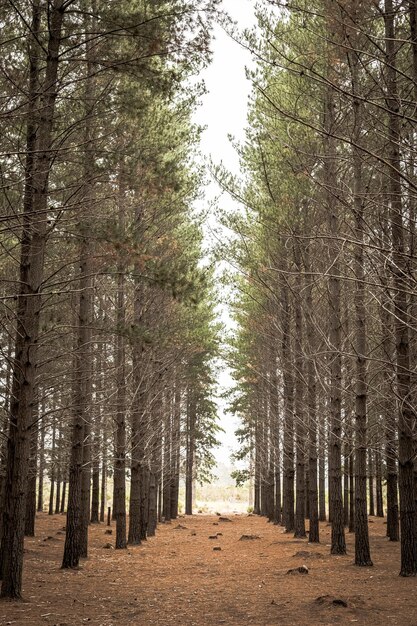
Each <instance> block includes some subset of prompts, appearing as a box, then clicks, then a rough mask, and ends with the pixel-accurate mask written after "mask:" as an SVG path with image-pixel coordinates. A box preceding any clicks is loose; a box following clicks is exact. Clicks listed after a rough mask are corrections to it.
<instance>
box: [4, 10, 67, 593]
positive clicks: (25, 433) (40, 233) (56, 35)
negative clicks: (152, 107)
mask: <svg viewBox="0 0 417 626" xmlns="http://www.w3.org/2000/svg"><path fill="white" fill-rule="evenodd" d="M64 11H65V2H64V0H54V1H53V2H52V3H51V4H50V8H49V32H48V44H47V46H48V54H47V60H46V67H45V79H44V83H43V85H42V87H41V88H39V69H38V59H39V50H38V34H39V32H40V20H41V9H40V2H39V1H38V0H35V1H34V2H33V4H32V24H31V33H32V34H33V37H30V44H29V45H30V51H29V56H30V69H29V107H28V118H27V119H28V124H27V151H26V165H25V192H24V209H23V233H22V243H21V258H20V293H19V297H18V304H17V333H16V343H15V351H14V354H15V358H14V365H13V390H12V402H11V407H10V428H9V440H8V450H7V452H8V454H7V458H8V460H7V476H6V489H5V506H4V523H3V528H4V534H3V538H4V541H3V548H2V555H3V568H2V569H3V581H2V587H1V596H2V597H7V598H20V597H21V590H22V571H23V542H24V526H25V512H26V503H25V498H26V488H27V472H28V459H29V428H30V426H31V424H32V414H31V407H32V406H33V401H34V397H35V375H36V365H37V350H36V347H37V343H38V337H39V316H40V311H41V300H42V298H41V296H42V280H43V265H44V255H45V247H46V239H47V200H48V183H49V172H50V166H51V159H52V153H51V148H52V127H53V122H54V114H55V101H56V97H57V75H58V65H59V48H60V44H61V28H62V21H63V16H64ZM39 93H41V95H40V96H38V94H39ZM38 106H39V111H42V115H39V119H37V114H38Z"/></svg>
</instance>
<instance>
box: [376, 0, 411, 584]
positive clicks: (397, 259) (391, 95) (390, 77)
mask: <svg viewBox="0 0 417 626" xmlns="http://www.w3.org/2000/svg"><path fill="white" fill-rule="evenodd" d="M394 18H395V14H394V9H393V3H392V0H385V14H384V21H385V49H386V68H385V72H386V85H387V88H386V89H387V92H386V103H387V107H388V110H389V156H388V161H389V165H390V169H389V172H388V177H389V192H390V222H391V237H392V255H393V262H392V276H393V279H392V280H393V288H394V291H395V295H394V327H395V337H396V353H397V395H398V399H399V404H400V411H399V419H398V434H399V446H398V463H399V494H400V526H401V570H400V575H401V576H415V575H416V574H417V519H416V503H415V500H414V474H413V460H414V458H413V457H414V421H415V412H414V409H413V407H412V406H411V404H410V402H411V373H410V347H409V337H408V324H409V315H408V309H407V306H408V304H407V282H408V281H407V271H408V268H407V263H408V260H407V257H406V255H405V241H404V239H405V235H404V225H403V206H402V197H401V194H402V189H401V173H400V169H401V157H400V143H401V130H400V113H401V112H400V100H399V96H398V87H397V70H396V53H397V42H396V35H395V21H394Z"/></svg>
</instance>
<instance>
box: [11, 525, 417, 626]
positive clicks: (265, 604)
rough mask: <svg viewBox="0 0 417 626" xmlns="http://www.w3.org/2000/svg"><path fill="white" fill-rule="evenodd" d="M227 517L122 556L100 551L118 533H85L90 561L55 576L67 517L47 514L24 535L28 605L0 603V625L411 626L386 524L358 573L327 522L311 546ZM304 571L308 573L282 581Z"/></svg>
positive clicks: (374, 533)
mask: <svg viewBox="0 0 417 626" xmlns="http://www.w3.org/2000/svg"><path fill="white" fill-rule="evenodd" d="M229 519H230V520H231V521H219V519H218V517H214V516H208V515H196V516H193V517H181V518H180V519H178V520H175V521H174V522H172V523H170V524H162V525H161V526H160V527H159V528H158V533H157V537H154V538H151V539H148V541H146V542H145V543H144V544H143V545H141V546H137V547H132V548H129V549H128V550H127V551H116V550H112V549H110V548H105V547H104V546H105V545H106V544H107V543H109V542H111V543H113V541H114V532H115V531H114V528H113V536H110V535H107V534H105V531H106V527H105V526H104V525H98V526H92V527H91V531H90V556H89V558H88V559H87V560H85V561H84V562H83V564H82V567H81V568H80V569H79V570H77V571H69V570H61V569H60V563H61V558H62V550H63V543H64V531H63V525H64V523H65V517H64V516H61V515H56V516H52V517H49V516H47V515H45V514H43V515H41V516H39V519H38V521H37V536H36V538H34V539H27V540H26V547H25V552H26V554H25V570H24V597H25V601H24V602H20V603H10V602H1V603H0V625H1V626H6V625H13V626H26V625H27V626H29V625H30V626H47V625H49V626H73V625H78V624H91V625H95V626H168V625H169V624H179V625H181V626H215V625H217V624H225V625H227V626H238V625H239V626H243V625H246V624H252V625H255V626H272V625H275V624H276V625H278V624H279V625H285V626H286V625H290V624H295V625H302V626H304V625H307V624H308V625H309V626H310V625H311V624H313V625H314V624H323V625H328V626H330V625H333V624H350V623H357V624H365V625H366V626H369V625H373V624H375V625H376V624H381V623H384V624H386V625H391V624H399V625H403V626H406V625H407V626H416V625H417V593H416V582H417V581H416V579H415V578H400V577H399V576H398V571H399V544H393V543H390V542H389V541H388V540H387V539H386V537H385V531H386V526H385V525H384V522H383V520H381V519H377V518H371V523H370V531H371V547H372V555H373V559H374V563H375V565H374V567H366V568H358V567H355V566H354V565H353V543H352V542H353V537H352V535H347V541H348V555H347V556H343V557H337V556H330V555H329V545H328V544H329V538H330V528H329V527H328V526H327V525H326V524H323V525H322V527H321V536H322V543H321V544H320V545H313V544H308V543H307V540H300V539H298V540H296V539H294V538H293V537H292V536H291V535H286V534H284V533H283V532H282V528H281V527H278V526H273V525H272V524H268V522H267V521H266V520H265V519H263V518H259V517H256V516H247V515H229ZM113 526H114V523H113ZM217 533H221V535H218V536H217V538H215V539H210V536H214V535H217ZM242 535H252V538H251V539H246V540H240V538H241V537H242ZM214 548H221V550H215V549H214ZM297 553H299V554H298V555H297ZM302 565H306V566H307V567H308V570H309V571H308V574H294V575H288V574H287V571H288V570H289V569H290V568H298V567H299V566H302ZM345 605H347V606H345Z"/></svg>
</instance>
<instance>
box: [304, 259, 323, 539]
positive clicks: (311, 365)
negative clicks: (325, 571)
mask: <svg viewBox="0 0 417 626" xmlns="http://www.w3.org/2000/svg"><path fill="white" fill-rule="evenodd" d="M304 268H305V287H306V335H307V346H308V361H307V404H308V431H309V446H308V470H309V472H308V473H309V477H308V499H309V518H310V527H309V533H308V540H309V542H310V543H318V542H319V541H320V529H319V494H318V474H317V469H318V465H317V388H316V365H315V362H316V351H317V345H316V339H315V331H314V318H313V316H314V313H313V311H314V306H313V284H312V281H313V278H312V276H311V265H310V251H309V250H308V248H307V249H306V251H305V255H304Z"/></svg>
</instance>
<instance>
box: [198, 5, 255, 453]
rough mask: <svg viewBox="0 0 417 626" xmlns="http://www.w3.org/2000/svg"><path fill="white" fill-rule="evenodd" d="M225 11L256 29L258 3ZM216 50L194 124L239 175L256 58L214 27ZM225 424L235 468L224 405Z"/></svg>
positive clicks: (207, 151) (208, 150) (208, 148)
mask: <svg viewBox="0 0 417 626" xmlns="http://www.w3.org/2000/svg"><path fill="white" fill-rule="evenodd" d="M223 8H224V9H225V10H226V11H227V12H228V13H229V15H230V16H231V17H232V19H233V20H234V21H235V22H237V25H238V28H239V30H243V29H244V28H251V27H253V26H254V25H255V15H254V8H255V0H223ZM212 50H213V61H212V63H211V64H210V66H209V67H208V68H207V69H206V70H205V71H204V72H203V74H202V76H201V78H203V79H204V82H205V84H206V87H207V90H208V94H207V95H206V96H205V97H204V98H203V101H202V105H201V106H200V107H199V108H198V110H197V111H196V113H195V115H194V120H195V122H197V123H198V124H201V125H202V126H206V127H207V128H206V130H205V131H204V133H203V136H202V140H201V151H202V153H203V156H204V157H205V158H207V159H208V158H211V160H212V161H213V162H214V163H220V162H222V163H223V165H224V166H225V167H226V168H227V169H228V170H229V171H230V172H232V173H233V174H238V173H239V159H238V156H237V154H236V152H235V150H234V149H233V146H232V145H231V143H230V141H229V139H228V135H232V136H233V137H234V138H236V139H237V140H238V141H239V140H243V138H244V129H245V127H246V124H247V105H248V97H249V93H250V91H251V84H250V82H249V81H248V80H247V79H246V76H245V67H246V66H249V67H250V66H251V64H252V62H251V56H250V53H249V52H248V51H247V50H246V49H244V48H243V47H242V46H240V45H239V44H238V43H237V42H235V41H234V40H233V39H232V38H231V37H230V36H229V35H228V34H227V33H226V32H225V31H224V30H223V29H222V28H221V27H220V26H218V25H217V26H216V27H215V29H214V41H213V42H212ZM220 193H221V191H220V189H219V187H218V186H217V185H216V183H215V182H212V183H210V184H209V185H208V186H207V188H206V190H205V198H204V200H203V204H204V207H207V206H208V205H209V203H210V202H212V201H213V200H214V199H215V198H216V197H217V196H219V194H220ZM219 204H220V206H221V208H222V211H232V210H233V209H235V208H236V203H235V202H234V201H233V200H232V198H230V197H229V196H228V195H227V194H223V195H222V197H221V199H220V202H219ZM214 219H215V218H214V216H213V215H211V216H210V217H209V219H208V223H207V224H206V238H207V240H210V231H211V227H212V226H213V225H215V224H214V223H213V222H214ZM216 226H217V225H216ZM220 317H221V319H222V321H223V323H226V324H227V311H226V310H225V309H224V308H223V310H221V311H220ZM219 382H220V384H221V386H222V387H223V388H228V387H230V386H231V385H232V379H231V377H230V373H229V372H228V371H227V370H225V371H222V373H221V375H220V377H219ZM219 420H220V424H221V426H222V428H224V430H225V432H224V433H222V434H221V436H220V439H221V447H220V448H218V449H217V450H216V451H215V455H216V459H217V461H219V462H222V463H226V464H227V465H229V463H230V461H229V457H230V453H231V451H232V450H233V449H237V447H238V445H237V441H236V437H235V435H234V432H235V430H236V428H237V427H238V422H237V421H236V420H234V419H233V418H232V417H231V416H230V415H225V414H224V411H223V406H222V403H221V402H220V401H219Z"/></svg>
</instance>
